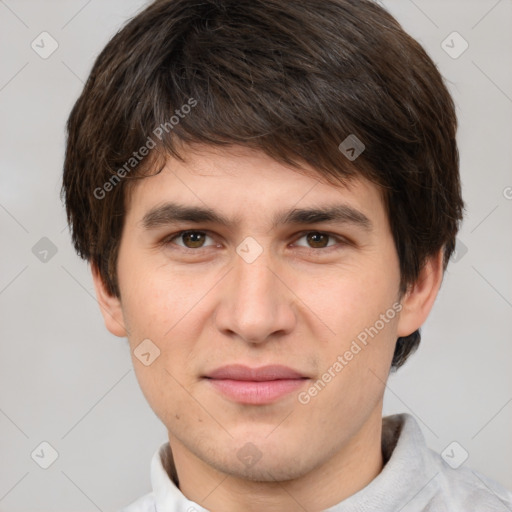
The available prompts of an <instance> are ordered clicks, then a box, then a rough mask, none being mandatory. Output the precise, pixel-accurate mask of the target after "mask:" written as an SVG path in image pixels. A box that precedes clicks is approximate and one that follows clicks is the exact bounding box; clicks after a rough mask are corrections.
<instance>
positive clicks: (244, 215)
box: [92, 146, 442, 512]
mask: <svg viewBox="0 0 512 512" xmlns="http://www.w3.org/2000/svg"><path fill="white" fill-rule="evenodd" d="M304 169H306V171H307V172H298V170H297V169H293V168H290V167H287V166H284V165H282V164H280V163H278V162H276V161H274V160H272V159H271V158H270V157H268V156H266V155H265V154H263V153H262V152H258V151H255V150H249V149H247V148H242V147H234V146H232V147H230V148H229V149H224V148H223V149H217V148H210V147H206V146H195V147H194V148H193V149H192V148H189V150H188V151H187V153H186V161H185V163H183V162H179V161H178V160H175V159H172V158H169V159H168V162H167V165H166V167H165V168H164V170H163V171H162V172H161V173H160V174H157V175H155V176H152V177H150V178H147V179H144V180H141V181H140V182H138V183H137V184H136V185H135V187H134V189H133V191H132V194H131V197H130V200H129V201H128V204H127V213H126V219H125V225H124V230H123V234H122V238H121V245H120V250H119V259H118V268H117V270H118V279H119V287H120V291H121V294H120V298H118V297H113V296H110V295H109V294H108V293H107V292H106V289H105V286H104V284H103V282H102V280H101V278H100V276H99V274H98V272H97V269H96V268H94V266H93V267H92V272H93V278H94V283H95V287H96V292H97V296H98V300H99V303H100V306H101V309H102V312H103V315H104V318H105V323H106V326H107V328H108V329H109V331H110V332H112V333H113V334H115V335H116V336H121V337H125V336H128V338H129V342H130V347H131V349H132V359H133V364H134V368H135V372H136V375H137V379H138V381H139V383H140V386H141V389H142V391H143V393H144V395H145V397H146V398H147V400H148V402H149V404H150V406H151V407H152V409H153V410H154V411H155V413H156V414H157V415H158V417H159V418H160V419H161V421H162V422H163V423H164V424H165V426H166V427H167V429H168V433H169V442H170V445H171V448H172V452H173V457H174V461H175V465H176V468H177V474H178V478H179V488H180V489H181V491H182V492H183V494H184V495H185V496H187V498H189V499H191V500H193V501H195V502H197V503H199V504H200V505H201V506H203V507H205V508H207V509H208V510H211V511H214V512H216V511H219V512H220V511H223V512H231V511H233V512H235V511H240V510H244V511H254V512H256V511H265V512H273V511H282V510H287V511H291V512H294V511H303V510H309V511H317V510H323V509H325V508H328V507H330V506H333V505H335V504H337V503H339V502H340V501H342V500H343V499H345V498H347V497H348V496H351V495H352V494H354V493H356V492H357V491H359V490H361V489H362V488H363V487H365V486H366V485H367V484H368V483H369V482H371V480H373V479H374V478H375V477H376V476H377V475H378V474H379V472H380V471H381V469H382V464H383V461H382V454H381V446H380V442H381V428H382V401H383V393H384V388H385V382H386V380H387V377H388V374H389V369H390V365H391V360H392V356H393V351H394V346H395V342H396V339H397V338H398V337H399V336H406V335H408V334H410V333H412V332H413V331H414V330H416V329H417V328H418V327H420V326H421V325H422V324H423V322H424V321H425V319H426V317H427V315H428V314H429V312H430V310H431V308H432V305H433V302H434V300H435V297H436V295H437V292H438V289H439V286H440V284H441V280H442V256H441V252H439V253H438V254H437V255H436V256H435V257H432V258H431V259H429V260H428V261H427V262H426V264H425V266H424V268H423V270H422V272H421V275H420V276H419V279H418V281H417V282H416V283H414V285H413V286H411V287H410V289H409V290H408V291H407V293H406V294H405V295H404V296H403V297H401V300H400V302H401V306H402V309H401V311H400V313H399V314H397V315H396V316H395V317H394V318H393V319H392V320H389V321H388V322H387V323H386V324H385V326H384V328H382V329H381V330H379V332H378V334H377V335H375V336H374V337H373V338H370V339H369V342H368V344H367V346H365V347H363V348H362V350H361V351H360V352H358V353H357V355H354V357H353V359H352V360H350V361H349V362H348V363H347V364H346V366H344V367H343V369H342V370H341V371H339V372H338V373H336V376H335V377H334V378H332V379H331V381H330V382H329V383H328V384H327V385H326V386H325V387H324V388H323V389H322V390H321V391H320V392H318V394H317V395H316V396H314V397H311V400H310V401H309V402H308V403H307V404H304V403H301V402H300V401H299V400H298V393H299V392H300V391H307V390H308V389H309V388H310V387H311V385H312V384H313V383H314V382H316V381H317V380H318V379H319V378H321V376H322V375H323V374H324V373H325V372H326V371H327V369H328V368H329V367H331V368H332V366H333V364H334V363H335V361H336V360H337V357H338V356H339V355H343V354H344V353H345V352H346V351H347V350H348V349H349V348H350V346H351V343H352V341H353V340H354V339H356V337H357V335H358V334H359V333H361V332H362V331H364V329H365V328H369V327H370V326H374V325H375V324H376V321H377V320H378V319H379V318H380V315H381V314H383V313H385V312H386V311H387V310H388V309H389V308H391V307H392V306H393V305H394V304H395V305H396V304H397V300H398V298H399V280H400V273H399V261H398V255H397V252H396V248H395V245H394V241H393V238H392V234H391V231H390V226H389V221H388V219H387V215H386V212H385V208H384V204H383V201H382V197H381V195H380V193H379V190H378V189H377V187H376V186H375V185H373V184H371V183H369V182H367V181H365V180H363V179H357V180H355V181H353V182H351V183H350V185H347V186H341V185H339V186H337V185H333V184H329V183H327V182H325V181H323V180H322V178H321V176H320V174H318V173H317V172H316V171H315V170H314V169H311V168H307V167H304ZM166 201H176V202H180V203H181V204H186V205H191V206H202V207H204V206H208V207H210V208H212V209H214V210H216V211H218V212H220V213H222V214H223V215H224V216H226V217H229V218H234V217H238V219H237V220H238V221H239V222H237V223H236V224H235V225H234V226H233V227H232V228H231V229H229V228H227V227H225V226H222V225H217V224H212V223H201V224H200V225H198V224H193V223H190V222H180V223H179V224H176V225H163V226H159V227H156V228H154V229H150V230H147V229H144V227H143V224H142V219H143V217H144V215H145V214H146V213H147V212H148V211H149V210H150V209H152V208H153V207H155V206H158V205H161V204H162V203H165V202H166ZM339 203H344V204H347V205H350V206H351V207H353V208H355V209H357V210H358V211H360V212H362V213H363V214H364V215H365V216H366V217H367V218H368V219H370V221H371V223H372V229H371V230H365V229H363V228H361V227H360V226H358V225H354V224H350V223H339V222H334V223H333V222H330V223H326V222H324V223H316V224H304V225H298V226H297V225H280V226H276V227H272V222H271V219H272V218H273V215H274V214H275V213H276V212H278V211H281V210H288V209H293V208H309V207H318V206H322V205H327V204H339ZM192 229H193V230H198V231H200V232H201V233H203V236H202V237H201V236H200V237H199V243H198V242H197V241H196V242H190V240H189V239H186V238H184V237H178V238H175V239H173V240H170V235H173V234H176V233H178V232H180V231H184V230H192ZM318 232H320V233H326V234H329V235H332V236H330V237H329V236H328V237H320V240H319V241H318V239H315V240H313V242H312V241H311V240H310V239H308V236H307V235H308V233H310V234H311V233H313V234H314V233H318ZM248 236H250V237H252V238H254V239H255V240H256V241H257V243H258V244H259V245H260V246H261V248H262V249H263V252H262V253H261V254H260V255H259V257H258V258H257V259H256V260H255V261H254V262H252V263H247V262H246V261H245V260H244V259H243V258H241V257H240V256H239V255H238V254H237V252H236V248H237V247H238V246H239V245H240V244H241V242H242V241H243V240H244V239H245V238H246V237H248ZM162 241H164V242H166V243H162ZM201 242H202V245H201ZM194 251H195V252H194ZM128 333H129V334H128ZM147 338H149V339H150V340H152V342H153V343H154V344H155V345H156V346H158V348H159V350H160V356H159V357H158V358H157V359H156V360H155V361H154V362H153V363H152V364H151V365H149V366H145V365H144V364H142V363H141V362H140V361H139V360H138V359H137V358H136V357H135V356H134V352H133V351H134V350H135V349H136V347H137V346H138V345H139V344H140V343H141V341H142V340H144V339H147ZM231 363H243V364H246V365H248V366H252V367H260V366H263V365H267V364H284V365H286V366H289V367H292V368H294V369H296V370H299V371H300V372H301V373H302V374H303V375H306V376H308V377H309V379H310V380H305V381H304V385H303V387H301V388H300V389H299V390H298V391H297V392H292V393H290V394H289V395H286V396H285V397H284V398H281V399H279V400H278V401H276V402H274V403H272V404H266V405H250V404H240V403H237V402H234V401H232V400H230V399H228V398H226V397H224V396H223V395H221V394H220V393H219V392H218V391H216V390H215V389H213V388H212V386H211V385H210V383H209V382H208V381H207V380H205V379H203V378H202V376H203V375H205V374H206V373H207V372H209V371H211V370H213V369H215V368H218V367H220V366H223V365H226V364H231ZM248 442H250V443H252V445H254V447H251V448H247V447H246V448H245V450H248V449H250V450H252V452H251V453H253V452H254V454H257V455H255V456H259V457H260V458H259V460H258V461H257V462H256V463H254V464H252V465H249V464H244V463H243V461H241V460H240V458H239V457H238V456H237V454H238V453H239V450H240V449H242V448H243V447H244V445H246V443H248ZM241 453H245V452H243V451H242V452H241Z"/></svg>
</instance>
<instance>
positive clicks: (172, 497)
mask: <svg viewBox="0 0 512 512" xmlns="http://www.w3.org/2000/svg"><path fill="white" fill-rule="evenodd" d="M382 453H383V456H384V462H385V465H384V467H383V469H382V471H381V472H380V474H379V475H377V477H376V478H374V479H373V480H372V481H371V482H370V483H369V484H368V485H367V486H366V487H364V488H363V489H361V490H360V491H359V492H357V493H356V494H354V495H352V496H350V497H349V498H347V499H345V500H343V501H341V502H340V503H338V504H337V505H335V506H333V507H331V508H329V509H327V510H326V511H325V512H370V511H371V512H398V511H400V512H507V511H508V512H512V492H510V491H508V490H506V489H504V488H503V487H502V486H500V485H499V484H497V483H496V482H494V481H492V480H490V479H488V478H486V477H484V476H483V475H481V474H480V473H478V472H476V471H473V470H471V469H469V468H467V467H466V466H465V465H462V466H460V467H458V468H457V469H452V467H451V466H450V465H449V464H448V463H447V462H445V460H443V458H442V457H441V455H439V454H438V453H437V452H434V451H433V450H431V449H430V448H428V447H427V445H426V442H425V437H424V436H423V433H422V431H421V429H420V427H419V425H418V423H417V422H416V420H415V418H414V417H413V416H411V415H410V414H396V415H393V416H387V417H385V418H383V420H382ZM461 453H463V452H461V449H460V448H457V447H455V449H454V450H448V451H447V455H446V456H447V460H450V458H451V459H452V460H453V462H452V460H450V463H451V465H452V466H455V465H456V464H455V462H459V461H460V459H459V460H457V459H458V458H459V457H460V454H461ZM165 467H168V468H169V471H170V472H171V474H173V475H176V470H175V468H174V464H173V462H172V455H171V452H170V446H169V443H165V444H163V445H162V446H161V447H160V449H159V450H157V452H156V453H155V454H154V456H153V459H152V460H151V484H152V487H153V491H152V492H150V493H149V494H146V495H145V496H143V497H142V498H139V499H138V500H137V501H135V502H134V503H132V504H131V505H130V506H128V507H126V508H124V509H123V510H122V511H121V512H209V511H208V510H207V509H205V508H203V507H201V506H200V505H198V504H197V503H195V502H193V501H191V500H189V499H187V498H186V497H185V496H184V495H183V494H182V492H181V491H180V490H179V489H178V487H177V486H176V484H175V483H174V482H173V480H172V479H171V478H170V477H169V475H168V474H167V472H166V470H165V469H164V468H165Z"/></svg>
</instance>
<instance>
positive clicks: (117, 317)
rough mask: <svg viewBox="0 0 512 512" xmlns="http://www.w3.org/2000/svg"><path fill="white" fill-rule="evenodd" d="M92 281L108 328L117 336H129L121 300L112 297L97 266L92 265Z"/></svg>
mask: <svg viewBox="0 0 512 512" xmlns="http://www.w3.org/2000/svg"><path fill="white" fill-rule="evenodd" d="M91 272H92V279H93V281H94V288H95V290H96V297H97V299H98V304H99V305H100V309H101V314H102V315H103V320H104V321H105V326H106V328H107V329H108V330H109V331H110V332H111V333H112V334H114V335H115V336H119V337H120V338H124V337H126V336H127V329H126V327H125V323H124V317H123V310H122V308H121V300H120V299H119V298H118V297H116V296H115V295H110V293H109V292H108V290H107V288H106V286H105V283H104V282H103V279H102V277H101V275H100V272H99V270H98V268H97V266H96V265H95V264H94V263H91Z"/></svg>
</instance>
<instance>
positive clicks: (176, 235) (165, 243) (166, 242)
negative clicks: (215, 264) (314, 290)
mask: <svg viewBox="0 0 512 512" xmlns="http://www.w3.org/2000/svg"><path fill="white" fill-rule="evenodd" d="M186 233H192V234H202V235H206V236H209V237H210V238H213V236H212V235H211V234H210V232H209V231H200V230H195V229H186V230H184V231H179V232H177V233H173V234H172V235H169V236H167V237H165V238H164V239H163V240H162V241H161V245H163V246H166V247H168V246H170V245H175V246H176V247H178V248H179V250H182V251H185V252H189V253H190V252H201V250H202V249H208V247H213V246H212V245H210V246H206V247H198V248H196V249H192V248H190V247H183V246H181V245H178V244H173V243H172V242H173V241H174V240H176V239H177V238H180V237H181V236H182V235H184V234H186ZM311 233H314V234H316V235H324V236H328V237H329V238H330V239H335V240H336V241H337V242H338V244H337V245H331V246H327V247H319V248H314V247H304V246H299V247H301V248H302V249H304V250H306V251H308V252H315V253H318V252H320V251H322V252H324V253H326V252H330V251H331V250H336V249H338V250H339V249H340V247H339V244H341V245H342V246H346V245H350V242H349V241H348V240H346V239H345V238H343V237H340V236H337V235H334V234H332V233H327V232H325V231H314V230H310V231H304V232H302V233H299V235H300V236H299V238H298V239H297V240H300V239H301V238H303V237H305V236H306V235H309V234H311Z"/></svg>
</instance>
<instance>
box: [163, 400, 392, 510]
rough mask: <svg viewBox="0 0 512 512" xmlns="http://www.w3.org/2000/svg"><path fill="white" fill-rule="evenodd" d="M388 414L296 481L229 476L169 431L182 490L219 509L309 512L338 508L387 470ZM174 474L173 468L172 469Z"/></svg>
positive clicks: (376, 415) (378, 415) (377, 416)
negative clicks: (384, 421)
mask: <svg viewBox="0 0 512 512" xmlns="http://www.w3.org/2000/svg"><path fill="white" fill-rule="evenodd" d="M381 437H382V411H381V409H380V408H377V410H376V411H374V413H373V414H372V417H371V418H369V419H368V421H367V422H366V423H365V424H364V426H363V427H362V428H361V429H360V430H359V431H358V432H357V434H356V435H354V436H353V437H352V438H350V439H349V440H348V441H347V442H346V443H345V445H343V446H342V448H341V449H340V450H338V451H337V452H335V453H333V454H332V456H331V457H330V458H329V459H327V460H326V461H324V462H323V463H322V464H321V465H319V466H317V467H315V468H313V469H311V470H309V471H308V472H306V473H305V474H304V475H303V476H301V477H299V478H295V479H293V480H282V481H277V480H276V481H274V482H255V481H250V480H247V479H243V478H239V477H237V476H236V475H228V474H226V473H223V472H220V471H218V470H216V469H215V468H213V467H212V466H211V465H209V464H207V463H205V462H204V461H203V460H201V459H199V458H198V457H196V456H195V455H194V454H193V453H191V452H190V451H189V450H188V449H187V448H186V447H185V446H184V445H183V444H182V443H181V442H180V441H179V440H178V439H177V438H175V437H174V436H172V435H171V434H170V433H169V442H170V445H171V448H172V452H173V458H174V461H175V468H176V470H177V475H178V478H179V488H180V490H181V492H182V493H183V494H184V495H185V496H186V497H187V498H188V499H189V500H191V501H194V502H196V503H198V504H200V505H201V506H202V507H204V508H206V509H208V510H211V511H212V512H215V511H221V510H222V511H223V512H238V511H240V510H244V511H248V512H263V511H264V512H278V511H282V510H286V511H287V512H288V511H289V512H303V511H304V510H324V509H326V508H329V507H332V506H334V505H336V504H338V503H340V502H341V501H343V500H345V499H346V498H348V497H349V496H352V495H353V494H355V493H356V492H358V491H360V490H361V489H363V488H364V487H366V486H367V485H368V484H369V483H370V482H371V481H372V480H373V479H374V478H375V477H376V476H377V475H378V474H379V473H380V471H381V470H382V467H383V458H382V448H381ZM168 472H169V473H172V470H168Z"/></svg>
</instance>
